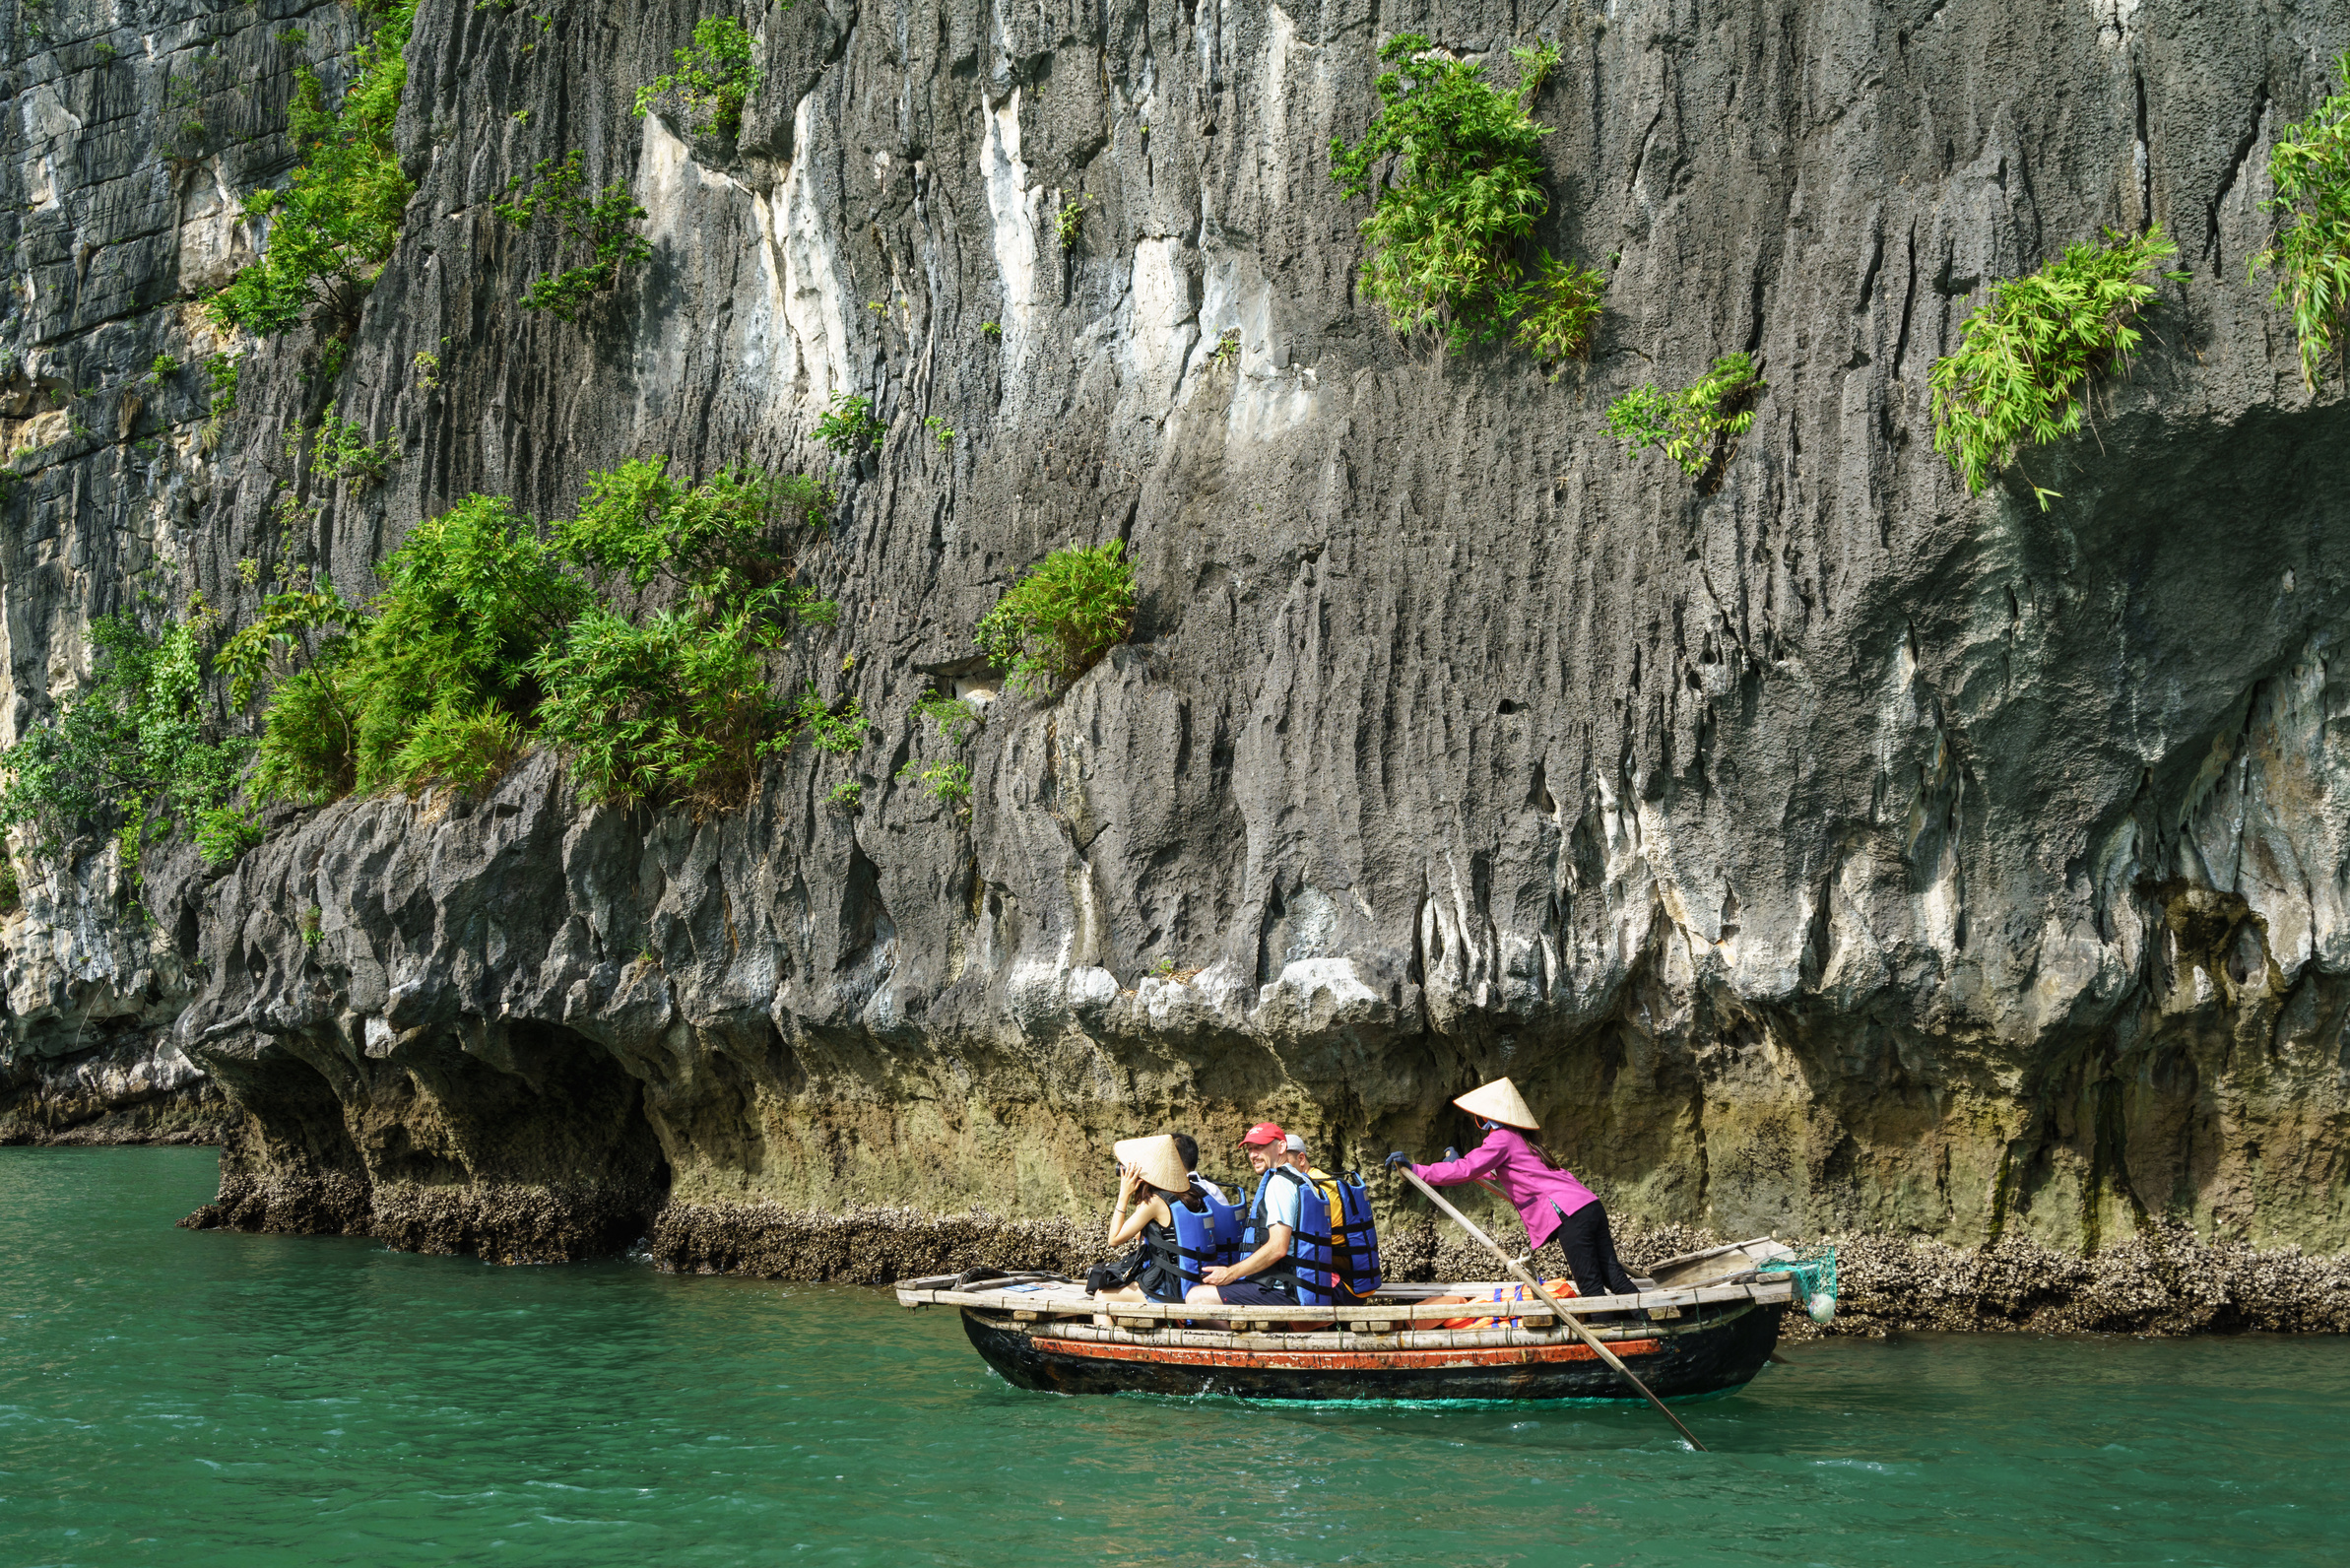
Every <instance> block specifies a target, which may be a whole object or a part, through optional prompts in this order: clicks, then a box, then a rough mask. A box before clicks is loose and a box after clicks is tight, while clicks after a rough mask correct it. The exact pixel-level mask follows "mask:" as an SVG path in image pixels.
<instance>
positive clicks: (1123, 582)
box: [975, 539, 1135, 696]
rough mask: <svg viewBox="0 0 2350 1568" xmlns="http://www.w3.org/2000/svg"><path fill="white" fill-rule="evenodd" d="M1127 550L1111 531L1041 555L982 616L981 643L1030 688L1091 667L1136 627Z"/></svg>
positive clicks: (1035, 691) (1035, 690)
mask: <svg viewBox="0 0 2350 1568" xmlns="http://www.w3.org/2000/svg"><path fill="white" fill-rule="evenodd" d="M1125 552H1126V545H1125V542H1124V541H1123V540H1116V539H1113V540H1110V541H1109V542H1108V543H1106V544H1102V545H1097V546H1095V547H1094V548H1092V549H1091V550H1086V549H1083V548H1082V547H1079V546H1075V545H1073V546H1071V547H1070V548H1069V549H1067V550H1056V551H1054V552H1053V553H1052V554H1051V555H1047V556H1045V558H1044V559H1043V560H1041V561H1039V562H1038V563H1037V564H1036V565H1034V566H1031V567H1029V568H1028V571H1027V573H1026V575H1024V576H1022V577H1021V578H1020V580H1019V581H1018V582H1017V583H1014V584H1013V585H1012V589H1011V591H1010V592H1008V593H1006V594H1005V596H1004V597H1003V599H1002V600H1000V601H999V602H998V603H997V605H996V608H995V609H993V610H991V611H989V612H988V613H987V615H986V616H985V617H983V618H982V619H981V620H980V622H979V625H978V628H977V631H976V633H975V638H976V640H977V642H978V644H979V647H980V651H982V652H983V653H985V654H986V655H987V656H988V658H989V659H990V660H991V661H992V662H994V663H995V664H996V665H998V666H1000V667H1001V668H1003V669H1004V671H1005V672H1006V675H1007V679H1009V680H1010V681H1011V683H1012V686H1014V687H1015V688H1017V689H1019V690H1021V691H1024V692H1026V693H1028V694H1029V695H1031V696H1035V695H1041V694H1043V693H1044V692H1046V691H1048V690H1050V689H1051V688H1052V686H1055V685H1056V684H1064V683H1067V682H1070V681H1074V680H1076V679H1077V677H1078V676H1080V675H1083V674H1084V673H1085V672H1086V671H1087V670H1090V669H1092V668H1093V666H1094V665H1095V664H1097V663H1099V662H1100V660H1101V656H1102V655H1103V654H1105V653H1108V652H1109V651H1110V649H1112V648H1114V647H1116V646H1117V645H1118V644H1119V643H1121V642H1123V641H1125V640H1126V634H1127V633H1128V632H1129V631H1130V630H1132V629H1133V628H1134V623H1135V572H1134V568H1133V567H1132V566H1130V565H1128V564H1127V563H1126V561H1125V559H1124V558H1123V557H1124V555H1125Z"/></svg>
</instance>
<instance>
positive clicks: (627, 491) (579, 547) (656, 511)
mask: <svg viewBox="0 0 2350 1568" xmlns="http://www.w3.org/2000/svg"><path fill="white" fill-rule="evenodd" d="M834 500H835V496H834V495H833V493H832V490H830V488H829V487H827V486H825V485H823V484H821V483H820V482H818V481H816V480H812V479H810V478H808V477H807V476H805V475H800V474H768V473H764V472H762V471H760V470H757V469H753V468H747V467H739V466H738V467H730V468H722V469H720V470H719V471H718V472H717V473H715V474H713V475H711V476H710V477H709V478H708V479H706V480H703V481H702V482H701V483H699V484H697V485H685V484H680V483H679V482H678V481H677V480H676V479H674V478H672V477H671V476H670V473H669V459H668V458H666V457H655V458H649V459H648V458H638V459H634V460H631V461H629V462H626V463H622V464H621V465H620V467H619V468H616V469H613V470H610V471H609V472H606V473H602V474H591V475H589V476H588V493H587V502H586V504H585V505H583V506H582V507H581V508H580V511H579V515H578V516H577V517H573V518H569V519H565V520H563V521H559V522H557V523H556V524H555V548H556V550H557V551H559V552H560V553H561V554H562V555H563V557H564V558H565V559H567V560H570V561H571V562H572V563H573V564H575V565H578V566H582V567H585V568H586V569H588V570H589V571H590V572H592V573H595V574H597V575H599V576H600V577H604V578H610V579H617V580H624V581H625V582H626V583H627V584H628V586H629V587H631V588H639V589H641V588H645V587H649V586H651V585H652V584H653V583H654V582H656V581H667V582H669V583H672V584H675V585H677V586H679V587H683V588H688V589H691V590H693V591H694V592H695V593H697V594H699V595H700V596H701V597H702V598H703V600H704V602H705V603H715V602H717V601H719V600H722V599H727V598H731V597H735V596H739V595H740V594H742V593H744V592H746V591H748V590H750V589H764V588H766V587H768V586H769V585H771V584H773V583H774V582H775V581H776V580H777V579H778V578H779V577H780V576H782V575H783V574H784V573H785V571H786V570H787V569H788V561H787V559H786V558H785V557H784V556H781V555H778V554H777V553H776V550H775V547H774V544H773V542H772V540H771V538H770V536H771V535H772V534H774V533H776V532H777V531H779V530H782V529H785V528H789V527H801V528H809V529H821V528H822V527H823V526H824V522H825V518H826V514H827V513H828V512H829V511H830V509H831V507H832V504H833V501H834ZM806 604H807V605H813V604H815V601H813V600H811V601H807V602H806ZM792 607H793V608H794V609H795V610H798V609H802V608H804V606H803V605H802V604H801V602H799V601H794V602H793V606H792Z"/></svg>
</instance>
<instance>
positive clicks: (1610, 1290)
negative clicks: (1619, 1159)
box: [1387, 1078, 1638, 1296]
mask: <svg viewBox="0 0 2350 1568" xmlns="http://www.w3.org/2000/svg"><path fill="white" fill-rule="evenodd" d="M1453 1103H1454V1104H1455V1105H1458V1106H1460V1107H1461V1109H1463V1110H1465V1111H1467V1112H1468V1113H1469V1115H1471V1116H1473V1117H1475V1118H1476V1121H1477V1126H1478V1127H1480V1128H1482V1129H1484V1130H1485V1141H1484V1142H1483V1143H1479V1144H1478V1145H1477V1146H1476V1147H1474V1148H1472V1149H1470V1150H1469V1152H1468V1153H1467V1154H1464V1155H1462V1156H1461V1157H1460V1158H1458V1159H1448V1160H1442V1161H1439V1162H1438V1163H1436V1164H1433V1165H1420V1164H1415V1163H1414V1162H1413V1160H1412V1158H1411V1156H1410V1155H1409V1154H1405V1153H1403V1152H1401V1151H1398V1152H1396V1153H1393V1154H1390V1155H1388V1157H1387V1163H1388V1164H1390V1165H1402V1166H1404V1167H1406V1168H1407V1169H1411V1170H1416V1171H1417V1172H1418V1173H1419V1178H1420V1180H1422V1181H1424V1182H1426V1183H1427V1184H1428V1185H1429V1186H1431V1187H1459V1186H1462V1185H1464V1184H1465V1183H1468V1182H1484V1183H1486V1184H1488V1185H1490V1186H1491V1187H1492V1188H1493V1189H1494V1190H1495V1191H1497V1192H1499V1193H1500V1194H1501V1195H1502V1196H1503V1197H1504V1198H1507V1199H1508V1200H1509V1201H1510V1202H1511V1203H1513V1204H1515V1205H1516V1206H1517V1208H1518V1217H1519V1218H1520V1219H1523V1220H1525V1221H1526V1239H1527V1243H1528V1245H1529V1246H1530V1247H1531V1248H1532V1249H1533V1250H1534V1251H1536V1252H1539V1251H1540V1250H1541V1249H1542V1244H1543V1243H1544V1242H1546V1241H1548V1240H1549V1239H1550V1238H1551V1237H1552V1236H1554V1235H1555V1236H1556V1237H1557V1238H1558V1244H1559V1249H1560V1250H1561V1251H1562V1252H1564V1253H1565V1254H1566V1255H1567V1272H1568V1273H1569V1274H1573V1275H1574V1276H1575V1293H1576V1294H1577V1295H1584V1296H1617V1295H1630V1294H1632V1293H1633V1291H1634V1290H1635V1289H1636V1288H1638V1287H1637V1286H1635V1285H1634V1284H1633V1283H1632V1276H1631V1275H1630V1274H1627V1273H1626V1272H1625V1270H1624V1266H1623V1264H1622V1263H1621V1262H1620V1261H1618V1259H1617V1258H1616V1255H1615V1237H1614V1236H1613V1235H1612V1234H1611V1233H1610V1232H1609V1230H1608V1228H1607V1210H1606V1209H1605V1208H1604V1207H1603V1206H1602V1205H1601V1204H1600V1203H1599V1195H1598V1194H1596V1193H1594V1192H1593V1191H1592V1190H1591V1189H1590V1188H1589V1187H1586V1186H1584V1185H1583V1183H1581V1182H1580V1181H1577V1180H1576V1179H1575V1173H1574V1172H1573V1171H1571V1170H1568V1169H1567V1168H1566V1167H1565V1166H1564V1165H1561V1164H1560V1163H1559V1162H1558V1161H1557V1160H1556V1159H1554V1158H1552V1157H1551V1155H1550V1151H1549V1150H1548V1149H1545V1148H1544V1147H1543V1146H1542V1145H1541V1144H1539V1143H1535V1142H1534V1140H1533V1139H1531V1138H1529V1137H1527V1134H1529V1133H1534V1132H1539V1131H1540V1130H1541V1124H1540V1123H1538V1122H1536V1121H1535V1120H1534V1112H1533V1111H1531V1110H1529V1109H1527V1105H1526V1100H1525V1099H1524V1097H1523V1096H1521V1095H1520V1094H1519V1092H1518V1085H1516V1084H1515V1083H1512V1082H1511V1081H1510V1080H1509V1079H1508V1078H1495V1079H1494V1080H1493V1081H1492V1082H1490V1083H1485V1084H1480V1085H1479V1086H1478V1087H1476V1088H1473V1089H1470V1090H1469V1092H1468V1093H1467V1094H1464V1095H1462V1096H1461V1097H1460V1098H1459V1099H1457V1100H1455V1101H1453Z"/></svg>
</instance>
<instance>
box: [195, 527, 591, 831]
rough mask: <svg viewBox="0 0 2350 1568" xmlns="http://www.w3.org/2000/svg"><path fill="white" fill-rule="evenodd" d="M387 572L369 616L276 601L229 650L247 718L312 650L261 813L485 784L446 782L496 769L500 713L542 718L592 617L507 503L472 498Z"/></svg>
mask: <svg viewBox="0 0 2350 1568" xmlns="http://www.w3.org/2000/svg"><path fill="white" fill-rule="evenodd" d="M377 570H378V573H379V575H381V576H382V578H383V580H384V583H385V588H384V591H383V593H382V594H381V595H380V596H378V597H377V599H376V600H375V601H374V603H373V604H372V605H371V606H370V607H368V609H367V610H366V611H363V612H362V611H358V610H354V609H353V608H352V607H350V606H349V605H347V604H345V603H344V602H343V601H342V600H341V599H340V598H339V597H337V596H336V595H335V594H334V592H333V590H332V589H324V590H294V591H289V592H287V593H282V594H277V595H273V596H272V597H271V599H270V600H269V601H268V602H267V603H266V604H265V605H264V607H263V611H262V614H261V615H260V617H258V618H257V619H256V620H255V621H254V622H253V624H251V625H249V626H247V627H245V628H244V629H243V630H241V631H239V632H237V633H236V635H235V636H233V637H231V638H229V639H228V644H227V645H225V646H224V647H223V649H222V659H221V662H222V665H223V667H224V668H225V669H227V670H228V672H229V674H230V676H231V678H232V679H231V685H230V691H229V696H230V700H231V701H234V702H237V703H238V704H240V705H241V704H242V703H243V702H244V701H246V700H248V699H249V697H250V694H251V691H252V689H253V687H254V686H255V684H256V682H257V681H258V679H259V678H260V677H261V676H262V674H263V673H264V672H265V671H266V669H267V667H268V663H269V660H270V655H271V653H272V652H273V651H274V650H280V649H285V650H289V651H297V650H298V649H299V648H300V646H301V644H302V642H303V640H304V639H312V640H311V641H310V643H309V646H308V653H309V659H308V663H307V665H306V667H305V668H302V669H300V670H299V671H298V672H296V673H294V674H293V675H292V676H291V677H290V678H289V679H287V680H286V681H285V682H284V683H283V684H282V685H280V686H278V688H277V690H276V691H275V693H273V695H272V696H271V699H270V704H269V710H268V714H267V725H266V728H265V730H264V732H263V735H262V740H261V748H260V761H259V766H258V767H257V768H256V771H255V779H254V788H255V793H256V794H257V795H259V796H260V797H261V798H262V799H265V800H266V799H286V800H294V801H301V802H305V803H312V804H314V803H317V802H321V801H326V800H332V799H334V798H335V797H336V796H338V795H341V794H344V793H346V792H348V791H350V790H353V789H359V790H366V791H373V790H386V789H402V790H408V791H411V792H413V791H416V790H419V789H422V788H424V786H425V785H427V784H430V783H433V782H436V781H439V780H442V779H449V780H453V781H455V782H478V781H479V778H480V777H481V776H482V775H481V773H480V772H479V771H478V770H477V771H475V772H473V773H471V774H470V775H467V774H462V773H460V772H450V771H447V769H448V768H449V767H450V766H451V765H452V764H454V763H461V762H462V759H463V758H465V757H467V756H476V757H479V756H481V755H482V754H484V747H485V746H486V744H487V742H486V739H485V736H484V733H483V732H482V730H481V728H480V726H481V724H482V722H483V721H484V719H485V715H486V714H487V713H488V712H489V711H490V710H502V711H503V712H505V713H506V714H507V716H508V717H509V718H510V719H521V718H525V717H527V716H528V715H529V714H530V712H531V711H532V709H533V708H534V707H535V706H536V704H537V701H538V697H539V690H538V686H536V684H535V677H534V675H533V671H532V665H533V661H534V660H535V659H536V658H537V656H538V653H539V650H540V648H541V647H542V646H544V644H545V643H546V642H547V641H548V639H550V638H551V637H554V636H557V635H559V634H560V633H561V631H562V630H563V628H564V627H565V626H567V625H568V624H569V623H570V622H571V621H572V619H573V618H574V617H575V616H577V615H578V614H579V612H580V611H581V609H582V608H584V606H585V604H586V602H587V593H586V590H585V588H584V587H583V586H582V585H581V584H580V583H578V582H577V581H576V580H575V579H573V578H572V577H570V576H569V575H567V574H566V573H565V572H564V571H563V570H562V569H561V566H560V563H559V562H558V561H557V560H556V559H555V555H554V553H553V552H552V551H551V550H550V549H549V547H548V546H547V544H546V543H545V542H544V541H542V540H541V539H540V538H539V536H538V534H537V532H536V531H535V530H534V529H533V528H532V527H531V524H530V520H529V519H528V518H525V517H522V516H520V515H518V514H516V513H515V512H514V511H513V510H512V509H511V508H510V507H509V506H508V505H507V503H506V502H505V501H504V500H503V499H501V498H498V497H495V496H488V495H474V496H469V497H467V498H466V499H465V500H463V501H460V502H459V503H458V504H457V505H456V506H454V507H451V508H450V509H449V510H448V511H446V512H443V513H442V514H441V515H440V516H438V517H434V518H428V519H426V520H425V521H424V522H421V523H419V524H418V525H417V526H416V528H415V529H413V530H412V531H411V532H410V534H409V536H408V538H407V539H406V540H405V541H403V542H402V544H401V546H400V548H399V549H398V550H396V551H394V552H393V553H392V554H391V555H387V556H386V557H384V561H383V564H382V565H381V566H380V567H378V568H377ZM330 626H339V627H341V628H344V629H341V630H335V631H328V630H326V628H328V627H330ZM428 723H429V729H428V732H427V733H426V734H425V735H424V739H423V741H422V742H419V740H418V734H419V731H420V729H422V728H425V727H426V726H427V724H428ZM468 725H470V726H472V727H471V728H470V729H469V728H468V727H467V726H468ZM513 738H514V739H518V738H519V732H516V733H515V736H514V737H513ZM512 750H513V747H512V745H507V746H506V747H505V748H504V749H503V751H498V752H496V755H497V756H498V757H500V758H501V759H502V756H503V755H504V754H505V753H506V752H510V751H512Z"/></svg>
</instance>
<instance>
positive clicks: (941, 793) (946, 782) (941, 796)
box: [897, 761, 971, 817]
mask: <svg viewBox="0 0 2350 1568" xmlns="http://www.w3.org/2000/svg"><path fill="white" fill-rule="evenodd" d="M897 777H898V782H900V783H904V784H914V785H918V786H920V787H921V788H922V789H924V790H927V791H929V793H930V798H931V799H932V800H934V801H937V802H938V803H939V804H940V805H941V806H944V807H946V808H947V810H948V811H950V812H953V813H954V814H955V815H956V816H958V817H969V816H970V814H971V769H970V767H969V766H968V765H967V764H965V763H962V762H933V763H931V764H930V765H929V766H928V767H923V766H920V765H918V764H916V763H914V762H911V761H909V762H907V763H906V765H905V766H903V767H901V768H899V769H898V770H897Z"/></svg>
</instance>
